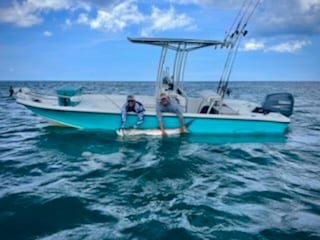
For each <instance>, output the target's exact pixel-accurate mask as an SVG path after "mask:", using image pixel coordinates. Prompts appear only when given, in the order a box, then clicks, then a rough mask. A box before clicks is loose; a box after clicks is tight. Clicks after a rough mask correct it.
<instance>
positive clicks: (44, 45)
mask: <svg viewBox="0 0 320 240" xmlns="http://www.w3.org/2000/svg"><path fill="white" fill-rule="evenodd" d="M247 1H248V2H250V1H252V3H253V2H254V1H255V0H247ZM242 4H243V1H242V0H163V1H156V0H150V1H147V0H123V1H118V0H108V1H102V0H92V1H88V0H23V1H22V0H14V1H12V0H10V1H7V0H2V1H1V2H0V80H114V81H152V80H154V79H155V76H156V69H157V66H158V58H159V55H160V48H158V47H153V46H148V45H145V46H144V45H140V44H132V43H130V42H129V41H127V37H142V36H143V37H176V38H177V37H178V38H196V39H214V40H223V39H224V36H225V31H226V30H228V29H229V28H230V25H231V24H232V22H233V20H234V18H235V16H236V15H237V13H238V11H239V9H240V7H241V6H242ZM248 30H249V34H248V35H247V36H246V37H245V38H244V40H243V41H242V45H241V47H240V51H239V53H238V56H237V59H236V63H235V66H234V71H233V72H232V75H231V80H235V81H238V80H240V81H241V80H242V81H244V80H284V81H287V80H289V81H300V80H304V81H307V80H309V81H317V80H320V77H319V76H320V65H319V60H320V57H319V53H320V0H264V1H261V4H260V5H259V7H258V8H257V10H256V12H255V14H254V16H253V18H252V19H251V21H250V22H249V26H248ZM226 55H227V52H226V50H219V49H218V50H214V49H212V48H207V49H204V50H200V51H197V52H192V53H191V54H190V55H189V58H188V63H187V70H186V75H185V78H186V80H187V81H207V80H214V81H217V80H219V77H220V75H221V72H222V69H223V64H224V61H225V58H226Z"/></svg>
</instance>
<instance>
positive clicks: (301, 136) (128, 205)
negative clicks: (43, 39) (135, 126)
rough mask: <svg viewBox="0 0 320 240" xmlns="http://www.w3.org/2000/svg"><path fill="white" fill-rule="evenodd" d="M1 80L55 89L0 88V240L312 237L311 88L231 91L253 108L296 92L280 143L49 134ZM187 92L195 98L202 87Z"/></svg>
mask: <svg viewBox="0 0 320 240" xmlns="http://www.w3.org/2000/svg"><path fill="white" fill-rule="evenodd" d="M9 84H13V85H16V86H17V85H19V84H27V85H29V86H31V87H35V88H38V90H39V91H42V92H50V91H51V89H53V88H55V87H58V86H60V85H61V84H62V83H53V82H48V83H37V82H28V83H21V82H14V83H0V86H1V89H0V98H1V100H0V105H1V106H0V116H1V117H0V239H46V240H47V239H320V230H319V229H320V178H319V172H320V164H319V159H320V153H319V149H320V148H319V147H320V137H319V136H320V134H319V130H320V125H319V122H320V121H319V120H320V109H319V107H318V106H317V104H316V103H317V102H319V100H320V96H319V94H318V93H319V92H320V91H319V90H320V87H319V84H318V83H316V82H315V83H275V82H273V83H236V84H235V88H234V90H233V92H232V93H233V94H234V95H235V96H237V97H243V98H245V99H249V100H254V101H261V100H262V99H263V96H264V95H263V96H260V95H259V94H264V93H265V92H266V91H267V90H268V91H269V90H270V92H275V91H288V92H292V93H293V94H294V96H295V98H296V107H295V113H294V115H293V117H292V123H291V126H290V130H289V132H288V133H287V135H286V136H284V137H283V138H279V137H268V138H267V137H252V138H247V137H242V138H234V137H227V136H226V137H219V138H216V137H212V136H211V137H210V136H192V135H191V136H190V135H186V136H183V137H168V138H164V139H159V138H152V137H143V138H134V139H126V140H124V139H121V138H118V137H116V136H115V135H114V134H112V133H108V132H90V131H89V132H87V131H79V130H74V129H68V128H57V127H51V126H49V125H48V124H47V123H46V122H44V121H43V120H41V119H40V118H38V117H37V116H35V115H33V114H32V113H31V112H29V111H28V110H27V109H25V108H24V107H22V106H20V105H17V104H16V103H15V102H14V101H13V100H12V99H10V98H8V97H7V96H6V95H7V90H8V88H9ZM77 84H79V83H77ZM82 84H84V85H85V88H86V91H88V92H97V91H101V92H110V91H119V92H122V93H124V94H127V93H129V91H130V93H131V92H132V91H133V92H134V93H137V92H138V90H139V85H138V84H137V83H126V84H123V83H108V82H96V83H90V84H88V83H82ZM143 84H144V85H143V86H144V90H143V91H145V92H150V91H152V89H153V86H152V84H151V83H143ZM187 86H189V87H190V89H191V90H190V92H189V94H196V92H197V91H198V90H202V89H205V88H207V87H208V83H200V84H199V83H197V84H194V83H187ZM279 86H280V87H279Z"/></svg>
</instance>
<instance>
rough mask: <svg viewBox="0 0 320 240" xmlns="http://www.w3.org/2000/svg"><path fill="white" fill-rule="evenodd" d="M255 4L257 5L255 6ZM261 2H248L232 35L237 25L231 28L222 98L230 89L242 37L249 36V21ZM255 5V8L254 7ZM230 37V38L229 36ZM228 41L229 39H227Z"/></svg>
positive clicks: (242, 9)
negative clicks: (247, 28) (231, 76)
mask: <svg viewBox="0 0 320 240" xmlns="http://www.w3.org/2000/svg"><path fill="white" fill-rule="evenodd" d="M254 2H255V4H254ZM260 2H261V0H249V1H248V0H246V1H245V2H244V4H243V6H242V8H241V10H240V12H239V14H238V15H239V16H241V13H242V12H243V14H242V17H241V19H240V20H239V22H238V24H237V27H236V28H235V30H234V31H233V33H232V34H231V35H230V34H229V33H230V32H232V29H233V27H234V25H235V22H236V21H235V22H234V23H233V26H232V27H231V28H230V31H229V33H228V38H230V43H231V48H230V50H229V53H228V56H227V60H226V63H225V66H224V70H223V73H222V75H221V78H220V82H219V85H218V88H217V93H218V94H219V95H221V98H222V99H223V98H224V96H225V93H226V91H227V88H228V82H229V78H230V75H231V72H232V69H233V66H234V63H235V59H236V56H237V53H238V50H239V47H240V42H241V37H244V36H246V35H247V33H248V31H247V30H246V27H247V25H248V22H249V20H250V19H251V17H252V16H253V14H254V12H255V10H256V8H257V7H258V5H259V4H260ZM252 5H253V6H252ZM239 16H237V17H236V19H238V18H239ZM229 35H230V36H229ZM227 40H228V39H227Z"/></svg>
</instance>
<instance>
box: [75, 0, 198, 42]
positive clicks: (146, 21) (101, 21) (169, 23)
mask: <svg viewBox="0 0 320 240" xmlns="http://www.w3.org/2000/svg"><path fill="white" fill-rule="evenodd" d="M193 22H194V21H193V19H192V18H190V17H189V16H187V15H186V14H184V13H181V14H178V13H177V12H176V10H175V8H174V7H172V6H171V7H170V8H169V9H163V10H162V9H160V8H158V7H155V6H153V7H152V9H151V14H150V15H148V14H143V13H142V12H141V11H139V9H138V5H137V1H136V0H126V1H123V2H121V3H119V4H118V5H113V6H108V10H106V9H98V11H97V15H96V17H94V18H90V15H89V13H80V14H79V16H78V19H77V23H79V24H84V25H88V26H90V28H92V29H97V30H104V31H108V32H118V31H122V30H123V29H125V28H126V27H128V26H132V25H137V24H141V25H143V26H144V27H143V28H142V30H141V34H142V35H143V36H148V35H150V34H151V33H153V32H157V31H167V30H172V29H177V28H182V27H183V28H187V29H192V28H195V24H194V23H193Z"/></svg>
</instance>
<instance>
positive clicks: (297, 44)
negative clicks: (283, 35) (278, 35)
mask: <svg viewBox="0 0 320 240" xmlns="http://www.w3.org/2000/svg"><path fill="white" fill-rule="evenodd" d="M310 44H311V42H310V41H305V40H302V41H298V40H297V41H290V42H285V43H280V44H277V45H273V46H271V47H269V48H268V49H267V51H271V52H279V53H297V52H299V51H300V50H301V49H302V48H304V47H306V46H308V45H310Z"/></svg>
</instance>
